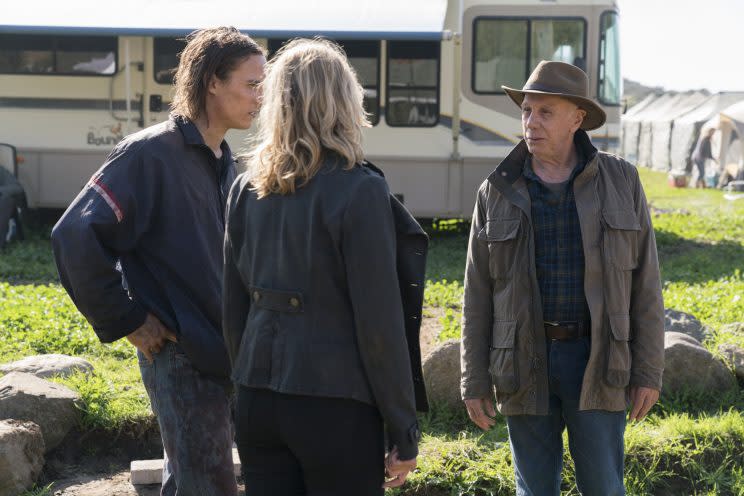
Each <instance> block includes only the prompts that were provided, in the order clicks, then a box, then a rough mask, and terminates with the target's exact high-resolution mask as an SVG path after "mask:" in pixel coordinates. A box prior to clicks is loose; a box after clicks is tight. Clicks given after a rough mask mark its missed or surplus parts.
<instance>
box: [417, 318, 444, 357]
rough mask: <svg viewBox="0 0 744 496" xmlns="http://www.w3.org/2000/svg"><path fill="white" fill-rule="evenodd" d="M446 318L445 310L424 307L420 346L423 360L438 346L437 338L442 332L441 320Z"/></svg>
mask: <svg viewBox="0 0 744 496" xmlns="http://www.w3.org/2000/svg"><path fill="white" fill-rule="evenodd" d="M443 316H444V309H443V308H438V307H424V311H423V315H422V317H421V332H420V334H419V344H420V346H421V358H422V359H423V358H425V357H426V355H428V354H429V353H431V350H433V349H434V348H435V347H436V346H437V345H438V344H439V341H437V336H439V333H440V332H442V323H441V321H440V319H441V318H442V317H443Z"/></svg>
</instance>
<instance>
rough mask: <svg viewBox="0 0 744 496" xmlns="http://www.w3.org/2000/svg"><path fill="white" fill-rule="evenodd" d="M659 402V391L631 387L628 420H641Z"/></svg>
mask: <svg viewBox="0 0 744 496" xmlns="http://www.w3.org/2000/svg"><path fill="white" fill-rule="evenodd" d="M658 400H659V390H658V389H653V388H648V387H641V386H631V388H630V420H632V421H634V420H641V419H642V418H643V417H645V416H646V414H647V413H648V411H649V410H651V407H652V406H654V405H655V404H656V402H657V401H658Z"/></svg>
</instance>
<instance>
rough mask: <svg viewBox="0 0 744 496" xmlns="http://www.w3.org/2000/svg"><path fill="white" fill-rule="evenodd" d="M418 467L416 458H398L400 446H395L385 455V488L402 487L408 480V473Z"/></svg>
mask: <svg viewBox="0 0 744 496" xmlns="http://www.w3.org/2000/svg"><path fill="white" fill-rule="evenodd" d="M415 468H416V458H411V459H410V460H400V459H399V458H398V447H397V446H394V447H393V450H392V451H391V452H390V453H388V454H387V456H385V478H386V480H385V483H384V484H383V485H382V487H384V488H388V487H400V486H402V485H403V483H404V482H405V481H406V477H408V474H409V473H410V472H411V471H412V470H413V469H415Z"/></svg>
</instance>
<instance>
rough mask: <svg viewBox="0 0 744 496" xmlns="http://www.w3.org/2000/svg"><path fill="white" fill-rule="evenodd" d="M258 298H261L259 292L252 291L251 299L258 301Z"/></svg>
mask: <svg viewBox="0 0 744 496" xmlns="http://www.w3.org/2000/svg"><path fill="white" fill-rule="evenodd" d="M260 299H261V293H259V292H258V291H254V292H253V301H258V300H260Z"/></svg>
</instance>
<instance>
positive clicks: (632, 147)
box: [622, 93, 672, 164]
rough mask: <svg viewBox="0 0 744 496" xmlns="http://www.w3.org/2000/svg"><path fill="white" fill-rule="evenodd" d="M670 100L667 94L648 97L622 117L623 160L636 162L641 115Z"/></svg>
mask: <svg viewBox="0 0 744 496" xmlns="http://www.w3.org/2000/svg"><path fill="white" fill-rule="evenodd" d="M670 98H672V96H671V95H669V94H666V93H665V94H662V95H649V96H647V97H646V98H645V99H644V100H642V101H641V102H640V103H639V104H637V105H634V106H633V107H631V108H630V109H629V110H628V112H626V113H625V114H624V115H623V116H622V130H623V142H622V154H623V158H625V160H627V161H628V162H630V163H633V164H634V163H636V162H637V161H638V141H639V138H640V136H641V122H642V121H643V114H644V113H645V112H647V111H649V110H650V109H652V108H653V107H654V106H655V105H657V104H658V105H664V104H665V103H664V102H666V101H668V100H669V99H670Z"/></svg>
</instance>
